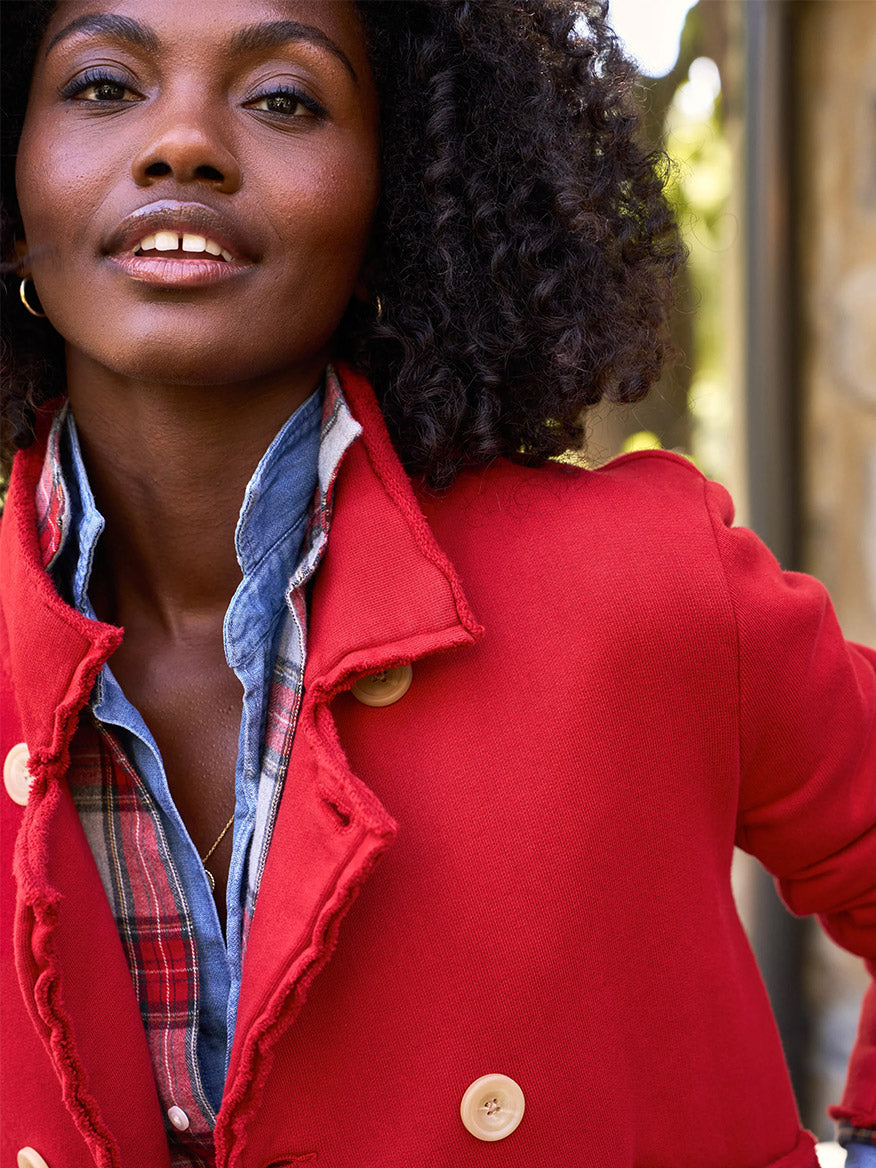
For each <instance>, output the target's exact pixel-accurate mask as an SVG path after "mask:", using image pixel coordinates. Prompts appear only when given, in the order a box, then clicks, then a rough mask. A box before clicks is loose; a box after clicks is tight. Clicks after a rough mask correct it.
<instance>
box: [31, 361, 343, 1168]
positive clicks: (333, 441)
mask: <svg viewBox="0 0 876 1168" xmlns="http://www.w3.org/2000/svg"><path fill="white" fill-rule="evenodd" d="M63 421H64V419H63V414H60V415H59V416H58V418H57V419H56V421H55V424H54V426H53V428H52V432H51V435H50V439H49V445H48V450H47V453H46V459H45V462H44V465H43V473H42V476H41V478H40V481H39V484H38V487H37V516H38V531H39V538H40V548H41V551H42V557H43V563H44V565H45V567H46V568H47V569H48V570H50V569H51V568H52V566H53V565H54V564H55V562H56V560H57V558H58V556H59V554H60V552H61V549H62V547H63V542H64V537H65V533H66V529H67V527H68V525H69V522H70V515H69V511H70V504H69V498H68V496H67V492H66V490H65V487H64V482H63V475H62V473H61V458H60V437H61V433H62V427H63ZM358 434H359V426H358V424H357V423H356V422H355V421H354V420H353V418H352V416H351V414H350V412H349V410H348V408H347V405H346V402H345V401H344V399H343V395H342V393H341V389H340V385H339V382H338V380H337V377H336V375H335V374H334V371H333V370H332V369H331V368H330V369H329V370H328V373H327V376H326V387H325V397H324V405H323V416H322V425H321V430H320V446H319V459H318V483H317V489H316V493H315V496H314V500H313V504H312V508H311V514H310V519H309V523H308V527H307V532H306V535H305V539H304V546H303V549H302V555H301V560H300V563H299V565H298V568H297V569H296V571H295V573H294V575H293V576H292V579H291V580H290V581H289V585H288V589H287V592H286V605H287V613H286V617H285V620H284V623H283V627H282V629H281V633H280V638H279V645H278V650H277V655H276V659H275V663H274V667H273V673H272V678H271V683H270V689H269V696H268V710H267V720H266V727H265V734H264V741H263V748H262V759H261V771H260V778H259V786H258V796H257V806H256V816H255V827H254V835H253V841H252V846H251V848H250V853H249V854H250V860H249V869H248V872H247V878H246V884H245V906H244V919H243V947H244V948H245V945H246V939H247V936H248V933H249V927H250V923H251V921H252V915H253V912H254V910H255V906H256V901H257V897H258V890H259V885H260V882H261V877H262V873H263V871H264V865H265V860H266V857H267V852H268V848H269V846H270V841H271V833H272V829H273V824H274V820H275V818H276V814H277V808H278V806H279V801H280V796H281V794H282V789H283V782H284V779H285V775H286V769H287V766H288V762H289V754H290V751H291V746H292V739H293V736H294V733H295V724H296V720H297V715H298V710H299V706H300V703H301V696H302V688H303V683H302V679H303V674H304V661H305V651H306V643H307V605H306V591H307V586H308V583H309V581H310V580H311V578H312V577H313V574H314V572H315V571H316V569H317V567H318V565H319V562H320V560H321V558H322V555H323V552H324V550H325V546H326V541H327V538H328V530H329V525H330V522H331V506H332V495H333V488H334V483H335V479H336V477H337V472H338V469H339V467H340V463H341V460H342V458H343V455H344V452H345V451H346V450H347V448H348V447H349V446H350V444H351V443H352V442H353V441H354V440H355V438H356V437H357V436H358ZM69 781H70V789H71V793H72V796H73V799H74V802H75V804H76V807H77V810H78V811H79V815H80V819H81V821H82V824H83V828H84V830H85V833H86V836H87V838H88V841H89V845H90V847H91V850H92V853H93V855H94V858H95V862H96V864H97V867H98V870H99V872H100V875H101V879H102V882H103V885H104V888H105V890H106V894H107V898H108V900H109V903H110V907H111V909H112V912H113V916H114V918H115V921H116V925H117V928H118V930H119V935H120V937H121V940H122V944H123V947H124V950H125V955H126V958H127V961H128V965H129V968H130V970H131V977H132V980H133V984H134V990H135V993H136V996H137V1001H138V1004H139V1007H140V1014H141V1017H142V1019H143V1025H144V1028H145V1031H146V1037H147V1041H148V1044H149V1050H150V1054H151V1058H152V1065H153V1069H154V1072H155V1079H156V1085H157V1088H158V1094H159V1098H160V1101H161V1105H162V1108H163V1110H164V1113H165V1126H166V1128H167V1133H168V1139H169V1141H170V1148H171V1161H172V1163H173V1164H174V1166H177V1165H180V1166H182V1165H196V1166H206V1168H210V1166H211V1165H212V1164H213V1162H214V1155H213V1140H212V1131H213V1126H214V1122H215V1113H214V1111H213V1109H212V1107H211V1105H210V1103H209V1101H208V1099H207V1096H206V1093H205V1091H204V1086H203V1083H202V1081H201V1075H200V1069H199V1063H198V1057H197V1039H198V1018H199V997H200V994H199V968H198V951H197V946H196V943H195V928H194V921H193V918H192V913H191V909H190V906H189V902H188V898H187V896H186V889H185V888H184V887H183V883H182V881H181V880H180V876H179V871H178V869H177V865H176V864H175V863H174V860H173V856H172V855H171V850H170V848H169V846H168V841H167V837H166V834H165V831H164V828H163V825H162V821H161V817H160V814H159V809H158V807H157V805H156V803H155V800H154V798H153V796H152V794H151V793H150V791H149V789H148V787H147V786H146V784H145V783H144V782H143V780H142V778H141V777H140V776H139V775H138V773H137V772H136V770H135V769H134V767H133V766H132V765H131V762H130V761H129V759H128V758H127V757H126V755H125V753H124V751H123V750H122V748H121V746H120V745H119V743H118V741H117V740H116V738H115V736H114V735H113V734H112V732H111V731H110V730H109V729H108V728H107V727H106V726H103V725H100V724H98V723H97V720H96V719H95V718H93V717H83V719H82V720H81V723H80V726H79V729H78V730H77V733H76V735H75V738H74V740H73V744H72V747H71V766H70V777H69ZM174 1109H176V1110H174ZM172 1116H176V1117H177V1118H178V1119H180V1120H181V1121H182V1122H187V1123H188V1126H187V1127H186V1128H185V1130H184V1131H181V1132H180V1131H178V1130H177V1129H176V1128H175V1127H174V1125H173V1123H172V1119H171V1118H170V1117H172Z"/></svg>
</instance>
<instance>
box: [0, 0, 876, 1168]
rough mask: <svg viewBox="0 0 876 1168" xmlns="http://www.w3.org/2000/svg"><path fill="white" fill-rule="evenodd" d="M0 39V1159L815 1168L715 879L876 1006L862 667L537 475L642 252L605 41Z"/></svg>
mask: <svg viewBox="0 0 876 1168" xmlns="http://www.w3.org/2000/svg"><path fill="white" fill-rule="evenodd" d="M3 7H4V13H3V14H4V17H5V18H6V19H8V20H9V21H10V22H13V23H15V22H18V23H17V26H16V28H17V31H16V33H15V35H16V37H17V38H18V39H17V43H18V44H20V47H21V54H20V61H19V62H18V66H19V67H18V69H16V68H8V69H7V90H8V93H7V94H6V95H5V96H4V110H5V111H6V112H7V114H8V126H7V128H6V130H5V133H7V135H8V141H9V145H8V147H6V148H5V149H7V150H8V151H9V152H16V153H17V158H18V163H17V168H16V173H15V191H14V192H13V191H12V190H8V191H7V192H6V205H7V216H8V218H7V225H8V232H9V234H8V242H7V245H6V254H7V256H8V257H9V259H10V261H11V260H12V258H13V255H14V256H15V257H16V258H15V267H16V295H20V305H19V308H20V311H17V310H16V311H17V315H15V316H13V315H12V313H11V312H10V328H11V332H12V361H13V368H12V373H11V375H10V382H11V393H10V399H9V403H8V417H9V418H10V419H11V421H12V427H11V429H12V431H13V436H14V438H15V441H16V443H17V444H18V445H20V446H22V447H23V449H22V450H21V451H20V453H19V454H17V455H16V459H15V467H14V471H13V475H12V479H11V482H10V489H9V497H8V502H7V507H6V514H5V517H4V524H3V534H2V539H3V554H4V564H5V567H4V593H3V606H4V608H3V622H2V626H0V627H2V629H3V640H2V661H3V671H2V679H3V692H2V697H3V711H4V717H3V736H4V737H3V749H4V756H5V757H6V759H7V761H6V765H5V769H4V778H5V783H6V795H5V796H4V798H3V808H2V812H3V817H4V833H3V842H4V849H5V851H4V856H3V869H2V871H3V880H4V882H5V883H4V893H3V896H4V906H6V909H8V912H7V916H6V918H5V922H4V930H3V939H4V942H3V943H4V946H5V948H4V956H3V976H4V978H5V979H8V982H7V981H4V987H3V992H2V1002H3V1009H4V1030H3V1034H4V1040H3V1041H4V1060H5V1064H6V1071H5V1086H4V1092H5V1094H4V1102H3V1136H2V1141H3V1142H2V1154H3V1157H4V1162H6V1161H7V1160H8V1161H9V1162H10V1163H11V1162H13V1157H16V1156H17V1157H18V1163H19V1165H26V1166H28V1168H35V1166H36V1168H41V1166H43V1165H45V1164H48V1165H49V1166H50V1168H58V1166H59V1165H64V1166H65V1168H67V1166H69V1168H80V1166H85V1165H90V1164H92V1163H96V1164H99V1165H101V1166H108V1165H114V1166H118V1168H124V1166H128V1165H130V1166H131V1168H142V1166H143V1165H150V1166H151V1165H167V1164H196V1165H202V1164H206V1165H212V1164H214V1163H215V1164H218V1165H223V1166H225V1165H228V1166H250V1165H252V1166H253V1168H256V1166H257V1168H266V1166H267V1165H272V1166H274V1168H279V1166H280V1165H293V1164H304V1163H317V1162H318V1163H319V1164H325V1165H332V1166H338V1168H341V1166H344V1168H365V1166H370V1165H380V1166H381V1168H387V1166H389V1168H401V1166H403V1165H404V1166H408V1165H412V1164H415V1165H431V1166H435V1168H439V1166H440V1168H443V1166H445V1165H446V1166H450V1165H453V1166H454V1168H455V1166H457V1165H476V1164H479V1163H482V1162H485V1161H486V1159H487V1158H490V1157H492V1159H494V1160H496V1162H497V1163H498V1162H501V1163H502V1164H507V1165H527V1166H529V1165H532V1164H547V1165H561V1164H562V1165H571V1164H585V1163H586V1164H590V1163H612V1164H615V1165H621V1166H624V1168H633V1166H638V1168H645V1166H646V1165H647V1166H650V1168H655V1166H666V1168H669V1166H677V1165H678V1164H679V1163H680V1162H682V1163H684V1164H690V1165H696V1166H698V1168H751V1166H757V1168H768V1166H769V1168H812V1166H813V1165H814V1164H815V1158H814V1152H813V1141H812V1138H811V1137H810V1136H809V1135H808V1134H807V1133H805V1132H802V1131H801V1130H800V1126H799V1120H798V1117H797V1113H796V1109H795V1106H794V1102H793V1099H792V1096H791V1091H790V1086H789V1084H788V1079H787V1073H786V1071H785V1067H784V1062H783V1059H782V1054H781V1049H780V1047H779V1044H778V1040H777V1037H776V1034H775V1029H774V1026H773V1023H772V1019H771V1016H770V1013H769V1007H768V1004H767V1002H766V998H765V995H764V993H763V989H762V986H761V984H760V981H759V979H758V976H757V973H756V969H755V966H754V963H753V959H752V957H751V954H750V951H749V949H748V946H747V943H746V941H745V938H744V935H743V932H742V929H741V927H740V925H739V922H738V918H737V916H736V913H735V909H734V906H733V901H732V895H731V891H730V881H729V868H730V858H731V854H732V848H733V844H734V840H738V841H739V842H740V843H741V844H742V845H743V846H745V847H747V848H748V849H749V850H750V851H752V852H754V853H755V854H757V855H758V856H760V858H761V859H762V860H763V861H764V862H765V863H766V864H767V866H768V867H769V868H770V869H771V870H772V871H773V872H775V874H776V875H777V876H778V877H779V878H780V880H781V882H782V888H783V891H784V894H785V896H786V899H787V900H788V903H789V904H790V906H791V907H792V908H793V909H794V910H795V911H799V912H820V913H823V914H825V920H826V925H827V927H828V929H829V930H830V931H831V932H832V933H833V935H834V936H836V937H837V938H838V939H839V940H840V941H841V942H842V943H843V944H845V945H847V946H848V947H849V948H851V949H853V950H855V951H857V952H859V953H861V954H863V955H865V956H867V957H868V958H870V959H876V936H874V930H873V927H872V920H873V912H874V904H876V888H874V877H873V873H874V872H876V831H874V819H876V812H874V807H873V785H874V784H873V776H874V770H876V738H874V735H873V733H872V730H871V729H870V727H871V726H872V724H873V715H874V710H876V678H874V665H876V655H874V654H873V653H872V652H870V651H868V650H864V649H860V648H858V647H856V646H852V645H849V644H847V643H846V642H845V641H844V640H843V638H842V636H841V634H840V632H839V630H838V628H837V627H836V623H835V620H834V618H833V616H832V613H831V612H830V608H829V604H828V602H827V600H826V598H825V596H824V593H823V590H822V589H821V588H820V586H819V585H817V584H816V583H815V582H814V581H811V580H808V579H807V578H805V577H800V576H788V577H783V576H782V574H781V573H780V572H779V570H778V568H777V566H776V565H775V562H774V561H773V560H772V558H771V557H770V556H769V554H768V552H767V551H766V550H765V549H764V548H763V547H762V546H761V545H760V544H759V543H758V542H757V541H756V540H755V539H754V537H752V536H751V535H750V534H749V533H747V532H744V531H740V530H738V529H732V528H730V527H729V523H730V519H731V512H730V507H729V503H728V501H727V499H726V496H725V495H724V493H723V492H722V490H721V489H720V488H718V487H716V486H715V485H713V484H707V483H705V482H704V480H703V479H702V478H701V477H700V476H699V474H698V473H697V472H696V471H695V470H694V469H693V468H692V467H691V466H690V465H689V464H687V463H686V462H685V461H684V460H682V459H678V458H675V457H673V456H671V455H663V454H653V453H649V454H645V455H635V456H631V457H627V458H625V459H621V460H619V461H617V462H615V463H614V464H612V466H611V467H609V468H606V469H605V470H602V471H599V472H584V471H577V470H571V469H569V468H567V467H565V466H561V465H558V464H556V463H554V464H547V465H542V466H539V465H537V464H540V463H543V462H544V460H545V459H546V458H547V457H549V456H551V455H553V454H556V453H558V452H560V451H561V450H564V449H567V448H568V447H569V446H570V445H573V444H575V443H577V442H579V441H580V438H581V429H580V425H579V422H578V419H579V416H580V413H581V411H582V409H583V408H584V407H585V406H586V405H588V404H591V403H593V402H595V401H596V400H598V399H599V398H600V397H601V396H603V395H609V396H613V397H616V398H618V399H620V400H632V399H634V398H636V397H638V396H640V395H641V394H642V393H643V392H644V391H645V390H646V388H647V386H648V385H649V384H650V383H651V382H652V381H653V379H654V377H655V376H656V373H657V371H658V369H659V366H660V363H661V360H662V357H663V349H664V346H663V342H662V340H661V337H662V324H663V319H664V313H665V299H666V285H667V281H668V279H669V277H670V275H671V273H672V271H673V269H674V267H675V264H676V262H677V259H678V255H679V247H678V243H677V239H676V236H675V233H674V229H673V227H672V223H671V219H670V217H669V214H668V212H667V209H666V206H665V203H664V201H663V197H662V194H661V186H660V180H659V176H658V174H657V173H656V171H655V162H654V160H653V159H651V158H648V157H646V156H645V155H643V153H642V152H641V151H640V150H639V149H638V148H637V147H636V146H635V144H634V140H633V133H634V128H635V127H634V119H633V118H632V116H631V114H630V112H629V108H628V104H627V99H626V92H627V89H628V86H629V82H630V77H631V74H630V70H629V66H627V65H626V64H625V63H624V62H623V61H622V59H621V58H620V56H619V54H618V51H617V48H616V46H615V45H614V43H613V40H612V38H611V35H610V32H609V30H608V29H607V27H606V24H605V14H604V12H603V11H602V10H601V7H600V6H599V5H597V4H593V5H592V6H590V7H589V8H587V10H586V13H585V15H586V21H585V20H584V17H583V16H582V18H581V20H580V21H579V22H577V23H576V16H578V15H579V14H578V13H576V12H574V11H563V10H562V9H561V7H559V6H556V5H552V4H547V3H545V4H532V3H527V4H523V3H520V4H511V3H508V2H507V0H502V2H496V3H491V2H482V3H478V4H471V3H466V2H459V3H455V2H453V3H447V2H438V3H426V2H421V3H415V4H404V5H403V4H400V3H389V4H378V3H365V4H361V5H354V4H352V3H330V4H329V3H324V2H320V0H279V2H278V0H221V2H219V0H217V2H216V3H214V4H211V6H210V7H209V21H205V20H204V14H203V12H202V11H201V10H199V9H193V8H192V6H190V5H187V4H182V3H180V2H178V0H136V2H134V0H64V2H62V3H60V4H57V5H52V4H49V5H42V4H26V5H24V6H23V7H22V6H19V5H13V4H9V5H4V6H3ZM25 70H26V72H25ZM28 77H30V80H29V84H28V80H27V79H28ZM26 94H27V104H26V109H25V108H24V101H25V95H26ZM19 112H20V116H19ZM7 169H8V168H7ZM18 281H20V285H19V283H18ZM62 352H63V362H62V360H61V353H62ZM62 369H63V372H62ZM365 373H367V375H368V378H370V380H371V381H372V382H373V386H374V389H373V390H372V388H371V386H370V385H369V381H368V380H367V379H366V377H365V376H364V374H365ZM59 394H63V400H60V399H59V398H58V395H59ZM375 394H376V396H375ZM51 398H55V399H57V400H54V401H52V402H49V399H51ZM378 403H379V404H378ZM35 405H39V406H40V407H41V408H40V409H39V411H38V413H37V416H36V418H35V430H36V437H35V439H34V438H33V436H32V434H31V432H30V427H31V422H32V421H34V406H35ZM402 466H404V468H405V469H404V470H403V469H402ZM122 629H124V634H123V632H122ZM825 723H829V724H830V725H831V726H832V731H831V734H830V735H829V736H828V738H829V740H828V741H825V737H826V736H825V734H824V733H823V726H824V725H825ZM378 861H380V863H379V866H378ZM360 893H361V896H360V895H359V894H360ZM357 897H358V900H357V903H356V904H355V905H354V904H353V901H354V900H356V898H357ZM13 906H14V915H15V923H14V929H13V924H12V921H11V919H10V918H11V916H12V913H13ZM874 1029H876V1027H874V1019H873V1005H872V999H871V1003H870V1006H869V1012H868V1013H867V1014H866V1016H865V1020H864V1024H863V1028H862V1034H861V1042H860V1045H859V1050H858V1052H857V1054H856V1058H855V1062H854V1064H853V1067H852V1072H851V1075H850V1081H849V1088H848V1092H847V1096H846V1099H845V1100H844V1101H843V1104H842V1107H841V1108H839V1109H838V1111H837V1117H838V1118H839V1119H840V1120H841V1121H842V1122H843V1123H844V1125H845V1128H846V1135H847V1136H850V1137H853V1139H854V1141H855V1144H854V1146H855V1148H856V1149H857V1152H856V1154H857V1155H858V1156H859V1157H860V1159H859V1160H858V1161H857V1162H858V1163H860V1164H863V1163H865V1157H867V1156H869V1157H870V1160H871V1161H872V1152H873V1147H872V1144H873V1135H872V1131H871V1129H872V1128H873V1127H874V1126H876V1098H874V1096H876V1071H874V1062H873V1060H874V1052H873V1033H874ZM490 1143H494V1144H496V1147H495V1148H493V1149H490V1148H488V1147H487V1146H486V1145H487V1144H490ZM850 1162H851V1160H850Z"/></svg>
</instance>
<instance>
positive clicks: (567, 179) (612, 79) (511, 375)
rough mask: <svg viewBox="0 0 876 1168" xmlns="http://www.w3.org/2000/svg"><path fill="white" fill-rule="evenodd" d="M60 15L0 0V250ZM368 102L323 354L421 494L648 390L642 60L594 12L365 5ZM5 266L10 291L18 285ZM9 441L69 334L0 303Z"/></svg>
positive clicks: (663, 272)
mask: <svg viewBox="0 0 876 1168" xmlns="http://www.w3.org/2000/svg"><path fill="white" fill-rule="evenodd" d="M53 7H54V5H53V4H52V3H45V2H43V0H24V2H21V3H20V2H18V0H4V3H3V4H2V17H3V22H4V24H6V25H7V35H6V46H7V49H6V53H5V55H4V63H3V64H4V69H3V91H2V115H3V127H2V135H3V139H2V149H3V156H4V160H5V161H6V162H7V165H6V166H4V168H3V176H2V183H3V187H2V196H3V216H2V231H3V235H2V246H3V258H4V259H6V260H7V261H8V260H10V259H11V258H12V254H13V252H12V242H13V240H14V238H15V237H16V235H17V234H20V224H19V219H18V207H17V203H16V198H15V190H14V174H13V171H14V168H13V166H12V165H10V164H9V160H10V159H11V158H13V157H14V155H15V150H16V145H17V141H18V137H19V134H20V131H21V124H22V119H23V116H24V107H25V102H26V94H27V89H28V82H29V75H30V70H31V68H32V62H33V55H34V52H35V51H36V47H37V45H38V43H39V40H40V37H41V34H42V31H43V29H44V27H45V23H46V21H47V19H48V17H49V15H50V14H51V10H52V8H53ZM358 7H359V11H360V13H361V18H362V21H363V24H364V27H365V31H366V36H367V39H368V43H369V47H370V51H371V59H372V65H373V68H374V72H375V77H376V80H377V87H378V93H379V97H380V108H381V135H382V194H381V198H380V201H379V206H378V209H377V215H376V220H375V223H374V228H373V234H372V242H371V247H370V252H369V261H368V265H369V266H368V273H369V279H370V282H371V284H372V286H373V287H374V289H375V290H376V292H377V293H378V294H379V297H380V301H381V305H382V314H381V316H380V319H375V314H374V312H373V310H372V309H370V308H369V307H368V306H363V305H362V304H360V303H358V302H353V303H351V306H350V308H349V309H348V311H347V314H346V316H345V317H344V320H343V321H342V322H341V325H340V327H339V330H338V335H337V338H336V339H337V351H338V353H339V355H341V356H344V357H346V358H347V359H348V360H349V361H351V362H352V363H353V364H354V365H356V366H357V367H359V368H360V369H364V370H365V371H366V372H367V373H368V374H369V376H370V378H371V380H372V382H373V385H374V388H375V391H376V393H377V395H378V397H379V399H380V402H381V405H382V408H383V411H384V414H385V416H386V420H387V423H388V426H389V429H390V432H391V434H392V437H393V440H394V442H395V444H396V447H397V449H398V451H399V454H400V456H401V458H402V461H403V462H404V464H405V466H406V468H407V470H408V471H409V472H410V473H412V474H415V475H421V476H423V477H424V478H425V479H426V480H427V481H428V482H430V483H431V484H432V485H434V486H443V485H446V484H447V483H449V482H451V481H452V479H453V478H454V476H455V475H456V474H457V473H458V471H459V470H460V469H461V468H462V467H464V466H476V465H481V464H484V463H487V462H490V461H492V460H493V459H495V458H496V457H498V456H505V457H508V458H512V459H515V460H518V461H520V460H523V461H527V462H531V463H538V462H541V461H544V460H545V459H548V458H551V457H553V456H556V455H558V454H560V453H562V452H563V451H566V450H569V449H571V448H576V447H580V446H581V445H582V444H583V440H584V426H583V422H582V415H583V413H584V411H585V409H586V407H588V406H590V405H593V404H595V403H596V402H598V401H600V400H601V399H602V398H609V399H611V400H615V401H621V402H630V401H637V400H639V399H640V398H642V397H644V395H645V394H646V393H647V391H648V389H649V388H650V386H651V385H652V384H653V383H654V381H655V380H656V379H657V377H658V375H659V373H660V369H661V366H662V364H663V362H664V360H665V358H666V355H667V352H668V351H669V350H670V348H671V346H670V343H669V340H668V326H667V320H668V315H669V308H670V304H671V288H672V277H673V275H674V273H675V271H676V269H677V267H678V265H679V263H680V262H681V260H682V258H683V247H682V245H681V242H680V238H679V235H678V230H677V226H676V224H675V221H674V219H673V216H672V212H671V211H670V209H669V206H668V204H667V202H666V199H665V196H664V184H665V178H666V171H667V166H668V163H667V160H666V158H665V155H663V154H662V152H660V151H649V150H648V149H647V148H646V147H645V146H644V145H642V144H641V143H640V141H639V136H638V118H637V115H636V112H635V108H634V105H633V100H632V90H633V86H634V82H635V70H634V67H633V66H632V64H631V63H630V62H629V61H627V60H626V59H625V58H624V56H623V53H622V50H621V49H620V47H619V45H618V43H617V40H616V38H615V36H614V34H613V32H612V30H611V28H610V27H609V25H608V22H607V8H608V4H607V2H605V0H359V2H358ZM9 268H10V266H9V264H8V263H7V271H6V274H5V281H6V282H7V284H8V285H9V287H8V288H7V292H9V291H10V289H14V288H15V285H16V284H17V277H15V275H14V272H13V271H11V270H9ZM6 318H7V331H8V342H7V350H6V366H7V369H6V376H5V395H4V396H5V400H4V405H3V415H4V421H5V424H6V429H7V431H8V434H9V438H11V441H9V439H7V440H6V442H5V443H4V444H5V445H6V446H7V447H10V446H22V445H26V444H27V442H28V441H29V440H30V437H31V434H32V429H31V427H32V421H33V413H34V409H35V407H36V406H37V405H39V404H40V403H41V402H43V401H45V400H47V399H48V398H50V397H52V396H54V395H56V394H57V393H58V392H59V391H61V390H63V362H62V342H61V341H60V338H59V337H58V336H57V334H56V333H54V330H52V328H51V326H50V325H49V324H48V322H47V321H35V320H34V318H32V317H30V316H28V315H27V313H26V312H25V310H24V309H23V308H22V307H20V306H19V305H18V298H17V295H16V296H11V295H9V296H8V298H7V311H6Z"/></svg>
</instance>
